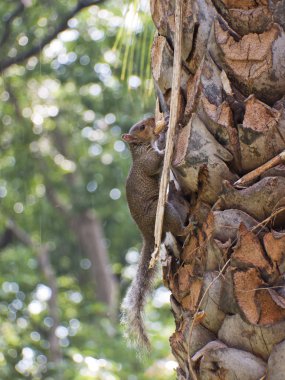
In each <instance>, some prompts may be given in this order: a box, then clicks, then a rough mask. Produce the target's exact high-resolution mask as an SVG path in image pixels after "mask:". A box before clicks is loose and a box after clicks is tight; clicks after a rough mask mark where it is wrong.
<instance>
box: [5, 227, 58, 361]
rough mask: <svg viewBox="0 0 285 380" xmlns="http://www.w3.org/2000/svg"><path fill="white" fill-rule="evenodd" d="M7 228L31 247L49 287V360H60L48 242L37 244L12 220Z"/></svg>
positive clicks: (55, 285) (53, 281)
mask: <svg viewBox="0 0 285 380" xmlns="http://www.w3.org/2000/svg"><path fill="white" fill-rule="evenodd" d="M8 228H9V229H10V230H11V231H12V232H13V234H14V236H15V237H16V238H17V239H18V240H19V241H20V242H21V243H23V244H24V245H26V246H27V247H30V248H31V249H33V250H34V251H35V252H36V254H37V258H38V264H39V267H40V269H41V271H42V273H43V275H44V277H45V279H46V282H47V284H48V286H49V288H50V289H51V297H50V299H49V300H48V306H49V312H50V316H51V317H52V319H53V325H52V327H51V328H50V330H49V343H50V354H51V360H52V361H55V362H58V361H60V360H61V349H60V345H59V341H58V338H57V336H56V334H55V330H56V328H57V327H58V326H59V315H58V303H57V295H58V289H57V281H56V275H55V272H54V269H53V267H52V265H51V262H50V258H49V246H48V244H37V243H36V242H34V241H33V240H32V239H31V237H30V235H29V234H28V233H27V232H26V231H25V230H23V229H22V228H20V227H19V226H17V225H16V223H15V222H14V221H12V220H9V221H8Z"/></svg>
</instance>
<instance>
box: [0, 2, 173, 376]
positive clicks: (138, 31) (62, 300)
mask: <svg viewBox="0 0 285 380" xmlns="http://www.w3.org/2000/svg"><path fill="white" fill-rule="evenodd" d="M147 5H148V4H147V2H139V1H135V2H133V3H132V4H131V5H127V4H125V3H123V2H121V1H113V2H112V1H109V2H104V1H100V0H97V1H91V0H78V1H69V2H68V3H67V2H66V1H64V0H48V1H45V2H42V1H40V0H13V1H9V2H1V4H0V17H1V23H0V49H1V58H0V71H1V78H0V99H1V104H0V119H1V140H0V149H1V156H0V168H1V171H0V202H1V211H2V212H1V218H0V248H1V250H0V254H1V267H0V278H1V287H0V334H1V338H0V378H1V380H11V379H13V380H18V379H24V378H27V379H33V380H40V379H45V380H52V379H53V380H69V379H70V380H77V379H80V380H81V379H82V380H85V379H103V380H113V379H126V380H136V379H154V378H155V379H157V380H159V379H173V378H174V373H173V370H172V369H173V366H174V365H175V363H174V362H173V359H172V358H171V357H169V356H168V352H169V347H168V336H169V335H170V331H171V329H172V326H171V325H170V324H168V321H167V314H168V313H164V312H163V311H165V310H168V308H169V306H168V303H167V300H168V292H167V291H166V290H165V289H164V288H163V287H158V289H157V291H156V292H155V294H154V297H153V300H152V303H151V304H150V305H148V316H149V319H148V321H147V322H148V327H149V329H150V330H151V331H152V341H153V345H154V348H155V350H154V352H153V353H152V355H151V357H149V358H148V359H146V360H145V361H144V362H143V363H142V362H140V361H139V360H137V359H136V357H135V353H134V352H132V351H131V350H130V349H128V348H127V347H126V342H125V341H124V340H123V338H122V333H121V330H120V327H119V323H118V320H119V311H118V305H119V302H120V298H121V296H122V294H123V293H124V292H125V290H126V288H127V286H128V284H129V282H130V280H131V278H132V276H133V275H134V268H135V264H136V261H137V257H138V251H139V249H140V238H139V234H138V231H137V229H136V227H135V226H134V224H133V222H132V220H131V218H130V216H129V212H128V209H127V204H126V200H125V193H124V183H125V178H126V175H127V172H128V167H129V163H130V157H129V153H128V150H127V147H126V146H125V144H124V142H123V141H122V140H121V139H120V136H121V133H122V132H125V131H127V130H128V128H129V127H130V126H131V125H132V124H133V123H134V122H136V121H137V120H139V119H141V118H142V117H143V116H144V115H146V114H148V113H151V112H152V111H153V108H154V96H153V95H152V94H151V78H150V69H149V61H150V59H149V52H150V46H151V42H152V37H153V30H154V29H153V26H152V22H151V20H150V17H149V13H148V9H147ZM169 323H170V322H169Z"/></svg>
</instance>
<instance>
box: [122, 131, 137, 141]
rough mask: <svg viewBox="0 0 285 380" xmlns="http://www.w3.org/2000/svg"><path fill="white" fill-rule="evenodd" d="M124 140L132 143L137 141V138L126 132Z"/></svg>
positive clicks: (123, 136)
mask: <svg viewBox="0 0 285 380" xmlns="http://www.w3.org/2000/svg"><path fill="white" fill-rule="evenodd" d="M122 140H124V141H126V142H128V143H130V142H133V141H135V140H136V138H135V137H134V136H132V135H130V134H129V133H124V134H123V135H122Z"/></svg>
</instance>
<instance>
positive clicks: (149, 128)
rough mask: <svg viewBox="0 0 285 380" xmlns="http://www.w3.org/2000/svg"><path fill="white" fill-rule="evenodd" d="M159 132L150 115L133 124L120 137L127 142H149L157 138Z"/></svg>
mask: <svg viewBox="0 0 285 380" xmlns="http://www.w3.org/2000/svg"><path fill="white" fill-rule="evenodd" d="M159 132H160V131H159V130H157V128H156V125H155V119H154V117H150V118H148V119H144V120H142V121H140V122H139V123H136V124H135V125H133V126H132V127H131V129H130V130H129V133H125V134H124V135H122V139H123V140H124V141H126V142H127V143H129V144H149V143H151V142H153V141H154V140H156V139H157V137H158V134H159Z"/></svg>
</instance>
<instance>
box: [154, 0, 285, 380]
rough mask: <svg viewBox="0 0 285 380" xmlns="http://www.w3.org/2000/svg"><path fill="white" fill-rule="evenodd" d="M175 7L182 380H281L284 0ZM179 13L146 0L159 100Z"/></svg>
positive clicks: (161, 1) (169, 265)
mask: <svg viewBox="0 0 285 380" xmlns="http://www.w3.org/2000/svg"><path fill="white" fill-rule="evenodd" d="M176 1H182V0H176ZM182 3H183V4H182V5H183V24H182V26H183V38H182V62H181V65H182V75H181V99H180V105H179V120H180V124H179V125H178V126H177V136H176V143H175V152H174V158H173V161H172V171H173V173H174V176H175V178H176V180H177V182H178V183H179V185H180V187H181V189H182V190H183V192H184V194H185V195H186V196H187V197H188V199H189V201H190V204H191V220H192V221H193V222H195V225H196V226H197V227H196V228H195V230H194V231H193V233H191V235H190V236H189V237H188V239H187V240H186V242H185V243H184V247H183V249H182V252H181V253H180V256H179V257H175V256H173V255H171V253H169V254H168V257H167V259H166V260H165V261H164V266H163V274H164V283H165V285H166V286H167V287H168V288H169V289H170V290H171V292H172V295H171V305H172V311H173V314H174V318H175V322H176V331H175V332H174V334H173V335H172V337H171V338H170V344H171V348H172V351H173V354H174V355H175V357H176V359H177V361H178V364H179V367H178V370H177V373H178V379H180V380H182V379H183V380H186V379H201V380H214V379H215V380H216V379H223V380H225V379H226V380H231V379H239V380H259V379H270V380H281V379H284V378H285V361H284V357H285V291H284V272H285V178H284V177H285V166H283V164H282V160H284V154H283V155H281V156H278V158H276V159H275V160H273V161H270V160H271V159H272V158H274V157H275V156H277V155H278V154H279V153H280V152H282V151H283V150H284V149H285V96H283V95H284V94H285V65H284V62H285V34H284V28H285V16H284V15H285V1H284V0H280V1H278V0H272V1H268V0H255V1H253V0H212V1H211V0H183V1H182ZM174 11H175V5H174V2H173V1H170V0H151V12H152V17H153V21H154V23H155V26H156V28H157V32H158V33H157V34H156V36H155V38H154V42H153V48H152V73H153V77H154V80H155V82H156V84H157V85H158V87H159V88H160V90H161V92H162V93H163V94H164V96H165V99H169V98H170V96H171V86H172V83H171V79H172V71H173V48H174V46H173V44H174V31H175V17H174ZM156 117H157V118H159V117H160V115H159V110H158V107H157V112H156ZM268 161H270V163H269V165H267V166H265V167H263V166H262V165H263V164H265V163H267V162H268ZM276 164H278V165H276ZM270 166H273V167H271V168H270ZM256 169H257V171H256ZM251 171H253V173H251V174H250V178H249V179H248V177H245V178H244V179H243V180H241V181H239V183H236V181H237V180H238V179H239V178H241V177H243V176H244V175H245V174H246V173H248V172H251ZM241 184H242V186H241Z"/></svg>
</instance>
